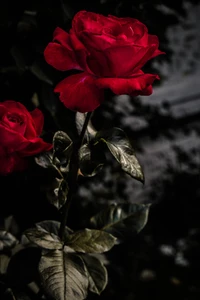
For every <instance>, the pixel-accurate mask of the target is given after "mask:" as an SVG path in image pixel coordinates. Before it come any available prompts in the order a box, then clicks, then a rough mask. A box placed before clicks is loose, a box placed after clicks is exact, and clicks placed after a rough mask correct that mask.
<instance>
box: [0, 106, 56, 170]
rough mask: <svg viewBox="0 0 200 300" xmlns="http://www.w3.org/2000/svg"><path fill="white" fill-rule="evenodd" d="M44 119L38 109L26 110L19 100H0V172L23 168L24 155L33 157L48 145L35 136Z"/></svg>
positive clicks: (47, 147) (46, 148) (38, 132)
mask: <svg viewBox="0 0 200 300" xmlns="http://www.w3.org/2000/svg"><path fill="white" fill-rule="evenodd" d="M43 123H44V118H43V114H42V112H41V111H40V110H39V109H37V108H36V109H35V110H33V111H32V112H28V111H27V109H26V108H25V106H24V105H22V104H21V103H20V102H15V101H12V100H8V101H5V102H2V103H0V139H1V143H0V174H1V175H6V174H8V173H10V172H12V171H17V170H18V171H19V170H23V169H24V168H25V167H26V165H27V161H26V159H25V157H26V156H33V155H35V154H38V153H40V152H42V151H48V150H50V149H51V148H52V145H51V144H48V143H45V142H44V141H43V139H41V138H39V135H40V134H41V133H42V128H43Z"/></svg>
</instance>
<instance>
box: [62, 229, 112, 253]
mask: <svg viewBox="0 0 200 300" xmlns="http://www.w3.org/2000/svg"><path fill="white" fill-rule="evenodd" d="M115 241H116V239H115V237H114V236H112V235H111V234H109V233H107V232H104V231H101V230H92V229H87V228H86V229H84V230H81V231H77V232H75V233H73V234H70V235H69V236H68V239H67V245H68V246H70V247H71V248H72V249H74V250H75V251H77V252H83V253H85V252H86V253H102V252H106V251H108V250H110V249H111V248H112V247H113V246H114V245H115Z"/></svg>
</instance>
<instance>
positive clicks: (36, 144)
mask: <svg viewBox="0 0 200 300" xmlns="http://www.w3.org/2000/svg"><path fill="white" fill-rule="evenodd" d="M51 149H52V144H49V143H46V142H45V141H44V140H43V139H42V138H35V139H33V140H31V141H29V144H28V145H27V146H26V147H25V148H24V149H23V150H21V151H20V155H21V156H34V155H36V154H39V153H41V152H46V151H49V150H51Z"/></svg>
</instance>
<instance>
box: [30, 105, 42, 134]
mask: <svg viewBox="0 0 200 300" xmlns="http://www.w3.org/2000/svg"><path fill="white" fill-rule="evenodd" d="M30 114H31V116H32V119H33V121H34V125H35V130H36V133H37V135H38V136H40V135H41V133H42V130H43V125H44V116H43V113H42V112H41V110H39V109H38V108H36V109H34V110H33V111H32V112H30Z"/></svg>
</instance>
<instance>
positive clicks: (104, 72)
mask: <svg viewBox="0 0 200 300" xmlns="http://www.w3.org/2000/svg"><path fill="white" fill-rule="evenodd" d="M158 47H159V41H158V38H157V36H155V35H150V34H148V29H147V27H146V26H145V25H144V24H143V23H141V22H140V21H138V20H136V19H132V18H117V17H114V16H111V15H109V16H108V17H105V16H103V15H100V14H96V13H93V12H87V11H80V12H78V13H77V14H76V15H75V16H74V18H73V20H72V28H71V29H70V31H69V33H67V32H65V31H64V30H63V29H61V28H59V27H58V28H56V29H55V31H54V33H53V41H52V42H50V43H49V44H48V45H47V47H46V49H45V51H44V57H45V59H46V61H47V63H48V64H50V65H52V66H53V67H54V68H56V69H57V70H60V71H68V70H72V69H75V70H78V71H79V73H78V74H75V75H71V76H68V77H67V78H65V79H64V80H62V81H61V82H59V83H58V84H57V86H56V87H55V90H54V91H55V92H56V93H59V97H60V100H61V101H62V102H63V103H64V105H65V106H66V107H67V108H69V109H71V110H75V111H80V112H87V111H93V110H94V109H95V108H96V107H98V106H99V105H100V103H101V102H102V101H103V96H104V93H103V90H104V89H105V88H109V89H111V90H112V91H113V92H114V93H115V94H116V95H122V94H128V95H131V96H137V95H150V94H152V83H153V82H154V80H155V79H159V76H158V75H155V74H145V73H144V72H143V71H142V70H141V68H142V67H143V66H144V64H145V63H146V62H147V61H148V60H149V59H151V58H153V57H155V56H157V55H160V54H164V52H161V51H160V50H159V49H158ZM80 71H81V72H80Z"/></svg>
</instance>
